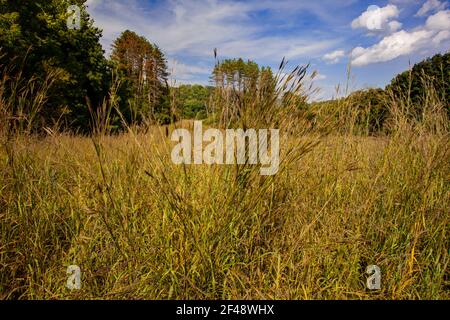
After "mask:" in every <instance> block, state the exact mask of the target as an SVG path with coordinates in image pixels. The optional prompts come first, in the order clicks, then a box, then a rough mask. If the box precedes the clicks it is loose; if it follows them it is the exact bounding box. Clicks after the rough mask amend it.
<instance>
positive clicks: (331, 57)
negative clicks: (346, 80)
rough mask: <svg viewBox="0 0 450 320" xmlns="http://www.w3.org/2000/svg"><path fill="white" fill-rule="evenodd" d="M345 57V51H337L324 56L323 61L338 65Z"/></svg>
mask: <svg viewBox="0 0 450 320" xmlns="http://www.w3.org/2000/svg"><path fill="white" fill-rule="evenodd" d="M343 57H345V51H344V50H336V51H333V52H330V53H327V54H325V55H324V56H323V58H322V59H323V60H325V61H326V62H327V63H331V64H333V63H338V62H339V61H340V60H341V58H343Z"/></svg>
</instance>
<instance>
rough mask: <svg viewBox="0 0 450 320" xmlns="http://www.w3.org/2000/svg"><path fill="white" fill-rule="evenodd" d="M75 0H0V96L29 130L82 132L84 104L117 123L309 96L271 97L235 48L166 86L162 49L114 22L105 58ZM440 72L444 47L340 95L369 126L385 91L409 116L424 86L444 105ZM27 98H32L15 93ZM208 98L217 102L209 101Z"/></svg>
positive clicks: (230, 110) (235, 114) (444, 69)
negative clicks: (206, 74) (377, 83)
mask: <svg viewBox="0 0 450 320" xmlns="http://www.w3.org/2000/svg"><path fill="white" fill-rule="evenodd" d="M85 3H86V0H70V1H68V0H35V1H17V0H0V68H1V70H0V72H1V77H2V78H1V79H2V89H1V93H2V96H3V100H2V101H8V106H9V108H10V109H11V110H9V113H10V114H12V115H13V117H12V119H13V120H12V121H19V120H20V119H21V118H28V121H30V120H29V119H30V118H32V119H33V128H34V129H35V130H39V129H40V128H43V127H51V126H54V125H58V126H60V127H63V128H64V129H70V130H75V131H81V132H88V131H89V130H90V127H91V123H92V113H93V112H95V110H96V109H97V108H99V106H102V105H105V104H108V107H109V108H110V109H112V110H113V111H112V114H111V125H112V126H113V127H115V128H117V129H120V128H121V127H122V126H123V124H140V123H143V122H152V123H159V124H167V123H170V122H172V121H175V120H177V119H180V118H196V119H205V118H207V117H210V116H211V115H214V114H218V113H220V117H221V118H220V119H216V120H217V121H221V122H223V123H228V122H230V121H235V120H236V119H239V118H240V117H243V116H244V114H245V113H246V112H247V110H244V107H243V106H244V105H245V103H244V102H245V101H251V102H254V101H259V102H260V103H256V104H255V103H252V104H248V103H247V105H252V106H255V105H256V106H259V105H261V106H262V107H263V105H264V103H266V104H267V103H284V102H285V101H287V100H289V101H290V102H292V99H295V101H296V103H297V104H298V109H299V110H303V111H305V110H306V111H307V110H309V109H311V106H312V105H313V104H308V103H307V102H306V98H305V97H303V96H299V95H297V94H290V93H289V92H286V93H285V94H284V96H283V97H281V98H280V97H277V96H276V91H277V88H276V87H277V79H276V77H275V75H274V74H273V72H272V70H271V69H270V68H268V67H260V66H259V65H258V64H257V63H255V62H254V61H251V60H247V61H244V60H243V59H241V58H239V59H225V60H223V61H217V63H216V65H215V67H214V69H213V70H212V73H211V79H210V80H211V82H212V84H213V85H212V86H200V85H180V86H178V87H176V88H175V87H170V86H169V84H168V77H169V71H168V66H167V60H166V57H165V55H164V53H163V51H162V50H161V49H160V48H159V47H158V46H157V45H156V44H154V43H151V42H150V41H149V40H147V39H146V38H144V37H143V36H140V35H138V34H136V33H135V32H133V31H130V30H125V31H124V32H122V34H121V35H120V36H119V37H118V38H117V39H116V40H115V41H114V42H113V44H112V48H111V49H112V51H111V56H110V58H106V57H105V54H104V50H103V49H102V46H101V44H100V38H101V36H102V32H101V30H100V29H98V28H96V27H95V26H94V21H93V19H92V18H91V17H90V16H89V14H88V13H87V11H86V6H85ZM73 4H76V5H78V6H79V7H80V8H81V28H80V29H69V28H68V27H67V18H68V17H69V14H68V13H67V8H68V6H69V5H73ZM449 79H450V54H449V53H447V54H444V55H441V54H438V55H436V56H434V57H432V58H430V59H427V60H425V61H423V62H421V63H419V64H417V65H415V66H414V67H413V68H412V69H411V70H409V71H406V72H404V73H402V74H400V75H398V76H397V77H395V78H394V79H393V80H392V82H391V83H390V84H389V85H388V86H387V87H386V88H385V89H370V90H363V91H358V92H356V93H353V94H351V95H350V96H349V97H347V98H345V99H351V100H352V101H353V102H352V107H353V108H356V109H357V108H369V109H370V110H369V113H368V114H369V116H368V118H367V117H366V118H364V119H359V121H360V122H365V123H366V124H367V125H368V128H369V131H370V132H377V131H381V130H382V129H383V127H384V122H385V121H386V119H387V118H388V116H387V113H388V110H387V108H386V105H385V103H384V101H385V98H386V95H387V92H389V94H391V95H393V96H395V97H397V98H398V99H405V97H406V99H408V101H410V102H411V105H413V106H414V107H413V108H412V110H414V112H413V113H414V116H415V117H418V118H420V116H421V105H422V104H423V100H424V99H426V96H427V94H429V92H430V90H428V88H430V87H432V88H434V89H433V90H434V92H435V94H436V95H437V96H439V97H440V98H441V100H442V101H444V103H446V104H447V110H448V105H449V103H448V102H449V95H450V84H449ZM39 90H45V96H44V95H42V97H41V96H39V95H38V92H39ZM30 96H33V99H31V98H30ZM5 97H7V99H5ZM36 97H37V98H36ZM27 99H29V100H30V101H31V100H32V103H30V102H29V101H28V102H27V103H25V102H24V101H27ZM219 100H220V101H219ZM283 101H284V102H283ZM3 103H4V104H6V102H3ZM36 106H38V107H36ZM215 106H221V108H222V109H223V110H215V109H214V108H215ZM218 111H220V112H218ZM247 113H248V112H247ZM31 115H32V116H31ZM449 116H450V111H449ZM310 117H311V118H314V114H313V113H311V115H310ZM17 119H19V120H17Z"/></svg>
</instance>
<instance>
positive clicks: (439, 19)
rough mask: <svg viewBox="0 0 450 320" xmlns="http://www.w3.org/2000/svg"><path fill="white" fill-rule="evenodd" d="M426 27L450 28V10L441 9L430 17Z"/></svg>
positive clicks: (432, 28) (434, 28)
mask: <svg viewBox="0 0 450 320" xmlns="http://www.w3.org/2000/svg"><path fill="white" fill-rule="evenodd" d="M426 27H427V28H428V29H431V30H449V29H450V10H445V11H439V12H438V13H436V14H435V15H433V16H430V17H428V19H427V23H426Z"/></svg>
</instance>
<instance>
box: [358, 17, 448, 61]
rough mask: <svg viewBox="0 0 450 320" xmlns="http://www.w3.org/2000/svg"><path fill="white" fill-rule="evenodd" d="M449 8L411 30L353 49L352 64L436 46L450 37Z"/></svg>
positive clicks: (387, 58) (391, 57)
mask: <svg viewBox="0 0 450 320" xmlns="http://www.w3.org/2000/svg"><path fill="white" fill-rule="evenodd" d="M449 29H450V10H446V11H439V12H438V13H436V14H435V15H433V16H430V17H429V18H428V19H427V22H426V24H425V25H424V26H421V27H418V28H416V29H415V30H413V31H409V32H408V31H405V30H401V31H398V32H396V33H394V34H392V35H389V36H386V37H384V38H383V39H382V40H381V41H380V42H379V43H377V44H375V45H373V46H371V47H368V48H362V47H357V48H355V49H354V50H353V53H352V56H353V60H352V64H353V65H354V66H364V65H368V64H372V63H377V62H385V61H390V60H393V59H395V58H398V57H400V56H403V55H408V54H412V53H414V52H417V51H419V50H422V49H429V48H430V47H432V46H433V45H434V46H438V45H440V44H441V43H443V42H444V41H445V40H448V39H449V38H450V32H449V31H448V30H449Z"/></svg>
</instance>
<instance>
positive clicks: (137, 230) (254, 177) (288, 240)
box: [0, 124, 450, 299]
mask: <svg viewBox="0 0 450 320" xmlns="http://www.w3.org/2000/svg"><path fill="white" fill-rule="evenodd" d="M183 125H185V124H183ZM173 129H174V128H173V126H171V127H168V128H167V131H168V132H171V131H172V130H173ZM281 146H282V148H281V159H282V163H281V165H280V171H279V173H278V174H277V175H275V176H266V177H264V176H260V175H259V172H258V170H257V167H255V166H249V165H240V166H238V165H228V166H224V165H222V166H221V165H215V166H207V165H196V166H194V165H192V166H183V165H181V166H176V165H174V164H172V162H171V161H170V152H171V142H170V137H167V135H166V129H165V128H163V127H156V126H152V127H151V128H149V130H148V131H147V132H141V131H138V130H133V129H131V128H130V130H129V131H128V132H126V133H122V134H119V135H110V136H109V135H102V134H98V135H94V136H92V137H82V136H75V135H70V134H64V133H55V132H51V131H49V132H48V135H46V136H45V137H42V136H41V137H39V136H34V135H31V136H28V135H15V136H5V137H4V138H2V144H1V149H0V227H1V236H0V267H1V270H2V271H1V273H0V294H1V297H0V298H3V299H97V298H103V299H449V298H450V296H449V290H448V289H449V274H448V263H449V234H448V231H449V229H448V228H449V203H450V201H449V200H450V194H449V179H450V161H449V160H450V151H449V149H450V148H449V138H448V134H446V133H445V132H444V133H439V132H437V131H435V132H430V131H427V130H422V129H421V127H419V126H416V127H413V126H406V125H405V126H404V127H402V128H399V129H398V130H397V131H396V132H394V133H392V134H391V135H386V136H378V137H370V136H361V135H355V134H337V133H332V134H327V135H318V134H314V133H313V132H311V133H308V134H303V135H287V134H286V135H284V136H282V143H281ZM293 150H294V151H295V152H294V151H293ZM72 264H75V265H78V266H80V268H81V272H82V276H81V286H82V287H81V290H74V291H70V290H68V289H67V288H66V281H67V276H68V275H67V274H66V269H67V267H68V266H69V265H72ZM372 264H375V265H378V266H379V267H380V269H381V290H375V291H371V290H368V289H367V288H366V279H367V277H368V275H367V274H365V271H366V267H367V266H369V265H372Z"/></svg>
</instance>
